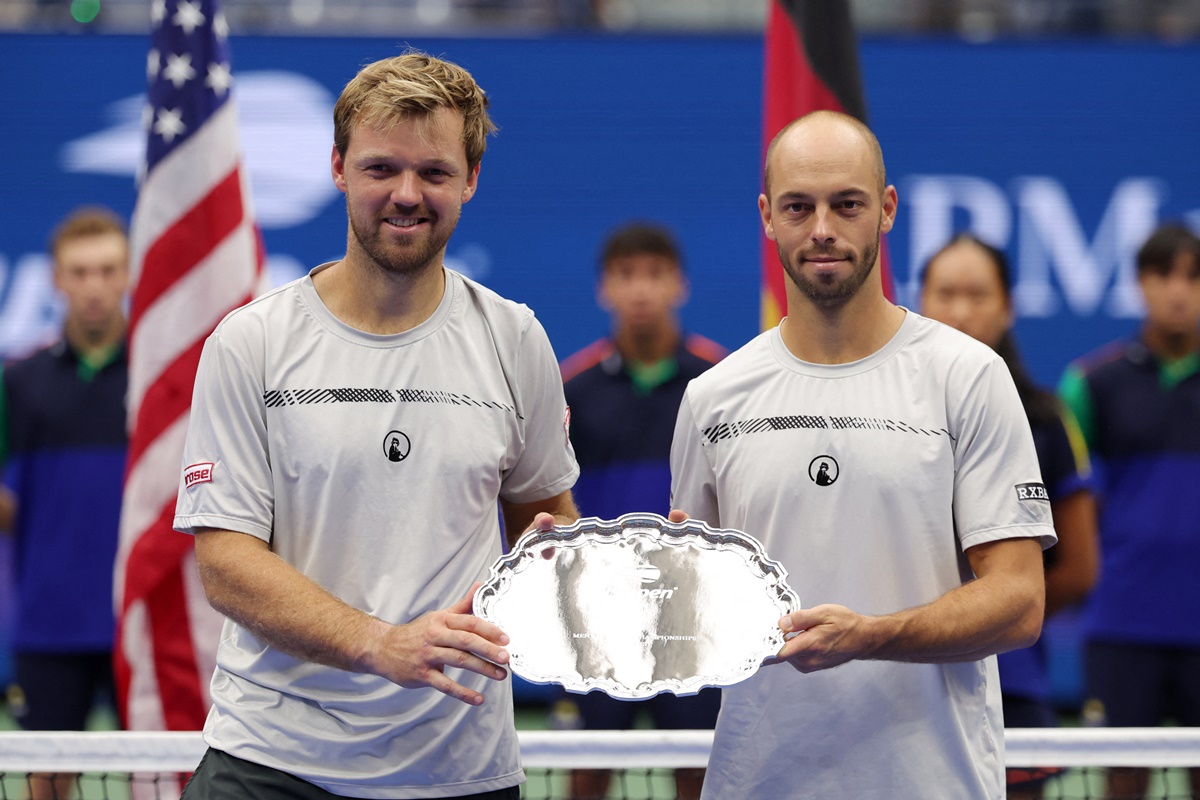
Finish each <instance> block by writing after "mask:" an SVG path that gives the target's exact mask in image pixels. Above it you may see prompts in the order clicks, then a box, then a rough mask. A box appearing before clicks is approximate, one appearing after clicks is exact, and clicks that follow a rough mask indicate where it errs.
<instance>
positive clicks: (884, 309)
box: [780, 287, 906, 364]
mask: <svg viewBox="0 0 1200 800" xmlns="http://www.w3.org/2000/svg"><path fill="white" fill-rule="evenodd" d="M788 288H789V290H790V291H789V292H788V316H787V317H785V318H784V320H783V322H781V323H780V335H781V336H782V337H783V343H784V345H785V346H786V347H787V349H788V350H789V351H790V352H791V353H792V355H794V356H796V358H799V359H800V360H801V361H807V362H809V363H810V364H848V363H850V362H852V361H858V360H860V359H863V358H866V357H867V356H869V355H871V354H872V353H875V352H876V351H878V350H879V349H880V348H881V347H883V346H884V345H885V344H887V343H888V342H889V341H891V339H892V337H893V336H895V335H896V331H898V330H899V329H900V325H901V323H902V322H904V316H905V313H906V312H905V311H904V309H902V308H900V307H899V306H896V305H893V304H892V303H891V302H890V301H889V300H888V299H887V298H885V297H884V296H883V293H882V292H879V293H878V294H873V293H871V292H868V291H860V292H859V293H858V294H857V295H855V296H854V297H853V298H851V299H850V300H849V301H848V302H847V303H846V304H845V305H844V306H841V307H840V308H836V309H824V308H820V307H818V306H816V305H814V304H813V303H812V302H811V301H810V300H808V299H807V298H804V297H803V296H800V293H799V291H798V290H795V289H794V287H788ZM793 295H797V296H795V297H794V296H793Z"/></svg>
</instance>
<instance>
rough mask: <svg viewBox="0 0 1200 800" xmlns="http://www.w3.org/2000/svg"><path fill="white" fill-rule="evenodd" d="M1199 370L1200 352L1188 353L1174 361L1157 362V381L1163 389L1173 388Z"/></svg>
mask: <svg viewBox="0 0 1200 800" xmlns="http://www.w3.org/2000/svg"><path fill="white" fill-rule="evenodd" d="M1197 372H1200V353H1197V352H1193V353H1188V354H1187V355H1186V356H1184V357H1183V358H1177V359H1175V360H1174V361H1166V360H1161V361H1159V362H1158V382H1159V383H1160V384H1162V387H1163V388H1164V389H1174V388H1175V387H1176V386H1178V385H1179V384H1180V383H1182V382H1183V381H1184V380H1185V379H1187V378H1190V377H1191V376H1193V375H1195V374H1196V373H1197Z"/></svg>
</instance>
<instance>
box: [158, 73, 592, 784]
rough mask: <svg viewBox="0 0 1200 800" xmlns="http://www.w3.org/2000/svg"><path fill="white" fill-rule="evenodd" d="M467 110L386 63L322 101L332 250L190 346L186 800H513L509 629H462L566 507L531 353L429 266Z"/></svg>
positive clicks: (565, 475)
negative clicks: (330, 119)
mask: <svg viewBox="0 0 1200 800" xmlns="http://www.w3.org/2000/svg"><path fill="white" fill-rule="evenodd" d="M487 105H488V103H487V98H486V97H485V95H484V94H483V92H482V91H481V90H480V89H479V87H478V86H477V85H476V83H475V81H474V80H473V79H472V77H471V76H470V74H468V73H467V72H466V71H465V70H463V69H461V68H460V67H457V66H455V65H454V64H451V63H449V62H446V61H442V60H439V59H436V58H431V57H429V56H426V55H423V54H420V53H408V54H405V55H402V56H398V57H395V58H391V59H386V60H383V61H379V62H376V63H374V64H371V65H369V66H367V67H366V68H364V69H363V70H362V71H361V72H360V73H359V74H358V76H357V77H355V78H354V80H352V81H351V82H350V83H349V84H348V85H347V86H346V88H345V90H344V91H343V93H342V96H341V97H340V98H339V100H338V102H337V105H336V107H335V109H334V117H335V143H334V147H333V152H332V156H331V166H332V173H333V180H334V183H335V184H336V185H337V187H338V188H339V189H340V190H341V191H342V192H344V193H345V195H346V210H347V216H348V218H349V232H348V235H347V244H346V254H345V256H344V257H343V258H341V259H340V260H338V261H334V262H332V263H328V264H322V265H320V266H318V267H316V268H315V269H313V270H312V272H310V273H309V275H308V276H306V277H304V278H301V279H299V280H297V281H295V282H293V283H290V284H288V285H286V286H283V287H281V288H279V289H277V290H276V291H274V292H272V293H270V294H267V295H265V296H264V297H261V298H259V299H258V300H256V301H254V302H252V303H250V304H249V305H247V306H245V307H243V308H241V309H239V310H237V311H234V312H233V313H231V314H230V315H229V316H228V317H226V319H225V320H224V321H223V322H222V323H221V324H220V325H219V326H218V327H217V330H216V331H215V332H214V333H213V335H212V336H211V337H210V338H209V340H208V341H207V343H206V344H205V349H204V354H203V356H202V358H201V363H200V369H199V372H198V375H197V378H196V389H195V397H194V400H193V404H192V417H191V422H190V425H189V431H188V440H187V445H186V448H185V455H184V467H183V473H182V476H181V480H180V490H179V504H178V507H177V509H176V517H175V526H176V527H177V528H178V529H179V530H182V531H185V532H189V533H193V534H195V536H196V557H197V560H198V561H199V564H200V572H201V577H202V579H203V581H204V587H205V590H206V592H207V594H208V597H209V600H210V602H211V603H212V604H213V606H214V607H215V608H217V609H218V610H219V611H221V612H222V613H223V614H225V615H226V617H227V621H226V623H225V631H224V635H223V636H222V641H221V645H220V648H219V650H218V654H217V670H216V674H215V675H214V677H213V682H212V695H213V708H212V711H211V713H210V714H209V718H208V722H207V724H206V725H205V741H206V742H207V743H208V744H209V746H210V749H209V750H208V753H207V754H206V755H205V757H204V760H203V761H202V762H201V764H200V766H199V767H198V768H197V771H196V773H195V774H194V776H193V779H192V780H191V781H190V782H189V784H188V786H187V788H186V789H185V792H184V795H185V797H189V798H204V799H205V800H207V799H209V798H245V797H254V798H258V799H260V800H261V799H262V798H266V799H267V800H271V798H285V797H286V798H329V797H338V796H346V797H366V798H423V797H429V798H433V797H436V798H449V797H458V798H468V797H469V798H478V799H482V798H487V799H488V800H501V799H502V798H516V797H517V796H518V790H517V786H518V784H519V783H520V782H521V781H522V780H523V778H524V776H523V773H522V772H521V768H520V763H519V750H518V743H517V738H516V731H515V728H514V724H513V708H512V695H511V686H510V684H509V682H508V680H507V677H508V675H507V671H506V670H505V669H504V667H503V666H502V665H504V664H506V663H507V661H508V653H507V652H506V650H505V649H504V646H505V645H506V644H507V643H508V638H507V636H506V635H505V634H504V633H503V632H502V631H501V630H499V629H498V628H496V627H495V626H493V625H490V624H488V623H486V622H484V621H483V620H481V619H479V618H477V617H475V616H473V615H472V614H471V603H472V597H473V595H474V591H475V588H476V586H477V582H478V581H480V580H482V579H484V578H486V576H487V574H488V570H489V568H490V566H491V564H492V563H493V562H494V561H495V559H496V558H497V557H498V556H499V554H500V527H499V523H498V520H497V515H496V505H497V502H499V506H500V509H501V512H502V515H503V519H504V525H505V528H506V530H507V532H508V534H509V536H510V538H513V539H515V538H516V537H517V536H518V535H519V534H521V533H523V532H524V531H525V530H527V529H528V528H529V527H530V526H533V525H536V526H537V527H539V528H542V529H547V528H549V527H550V526H552V525H553V524H554V523H555V521H556V520H557V521H560V522H563V523H567V522H570V521H572V520H573V519H574V518H575V517H577V516H578V514H577V512H576V511H575V506H574V503H573V502H572V500H571V493H570V489H571V486H572V485H573V484H574V482H575V478H576V476H577V475H578V467H577V465H576V463H575V458H574V454H573V452H572V451H571V446H570V443H569V442H568V440H567V436H566V433H565V431H564V425H565V420H566V414H567V409H566V402H565V401H564V399H563V392H562V384H561V383H560V381H559V377H558V370H557V366H556V362H555V358H554V354H553V352H552V350H551V348H550V343H549V341H548V339H547V337H546V334H545V332H544V331H543V329H542V327H541V326H540V325H539V324H538V322H537V320H536V319H535V318H534V316H533V313H532V312H531V311H530V310H529V309H528V308H526V307H525V306H522V305H518V304H516V303H513V302H511V301H508V300H505V299H503V298H501V297H499V296H497V295H495V294H494V293H492V292H491V291H489V290H487V289H486V288H484V287H483V286H480V285H479V284H477V283H474V282H473V281H470V280H468V279H467V278H465V277H463V276H462V275H459V274H457V273H455V272H452V271H450V270H447V269H446V268H445V267H444V266H443V264H442V261H443V258H444V257H445V252H446V244H447V242H448V241H449V239H450V235H451V233H452V232H453V230H454V227H455V224H456V223H457V221H458V218H459V214H460V212H461V209H462V205H463V204H464V203H466V202H467V201H469V200H470V199H471V197H472V196H473V195H474V194H475V190H476V187H477V185H478V180H479V163H480V159H481V158H482V156H483V150H484V145H485V141H486V137H487V134H488V133H489V132H490V131H491V130H492V125H491V122H490V121H489V119H488V116H487Z"/></svg>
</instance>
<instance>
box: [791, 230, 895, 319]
mask: <svg viewBox="0 0 1200 800" xmlns="http://www.w3.org/2000/svg"><path fill="white" fill-rule="evenodd" d="M776 247H777V248H778V245H776ZM818 254H821V255H829V254H831V253H830V252H822V251H815V252H814V251H812V250H808V251H804V252H797V253H796V260H797V261H798V260H799V259H800V258H801V257H803V256H806V255H810V256H811V255H818ZM839 255H842V254H839ZM878 257H879V232H878V231H876V233H875V241H874V242H872V243H871V244H869V245H867V247H866V249H865V250H863V252H862V255H861V257H859V258H857V259H855V258H851V259H850V261H851V264H852V265H853V267H854V270H853V271H852V272H851V273H850V275H849V277H847V278H844V279H842V280H841V281H837V282H834V283H820V282H817V281H813V280H809V279H808V278H806V277H805V276H804V275H803V274H802V273H801V271H800V268H799V266H797V265H796V264H794V263H792V260H790V259H789V258H788V257H787V256H786V255H785V254H784V252H783V251H782V250H779V261H780V262H781V263H782V264H783V270H784V272H786V273H787V275H788V277H789V278H791V279H792V283H794V284H795V285H796V288H797V289H799V290H800V293H801V294H803V295H804V296H805V297H806V298H808V300H809V301H811V302H812V304H813V305H815V306H817V307H818V308H822V309H825V310H826V311H836V310H837V309H839V308H841V307H843V306H844V305H846V303H848V302H850V299H851V298H852V297H854V296H855V295H856V294H858V290H859V289H861V288H862V286H863V284H864V283H866V282H867V278H868V277H869V276H870V275H871V270H873V269H874V268H875V262H876V261H877V260H878Z"/></svg>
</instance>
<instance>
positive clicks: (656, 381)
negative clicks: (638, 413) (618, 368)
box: [625, 356, 679, 394]
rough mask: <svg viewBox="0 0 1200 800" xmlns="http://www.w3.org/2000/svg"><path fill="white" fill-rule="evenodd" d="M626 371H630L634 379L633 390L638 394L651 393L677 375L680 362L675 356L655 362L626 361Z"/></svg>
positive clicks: (630, 375)
mask: <svg viewBox="0 0 1200 800" xmlns="http://www.w3.org/2000/svg"><path fill="white" fill-rule="evenodd" d="M625 371H626V372H628V373H629V377H630V379H632V380H633V390H634V391H635V392H637V393H638V394H650V393H651V392H652V391H654V390H655V389H657V388H658V387H659V386H662V385H663V384H664V383H666V382H667V381H669V380H671V378H674V377H675V373H677V372H679V362H678V361H676V360H675V357H674V356H667V357H666V358H663V359H659V360H658V361H655V362H654V363H653V364H644V363H642V362H640V361H626V362H625Z"/></svg>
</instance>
